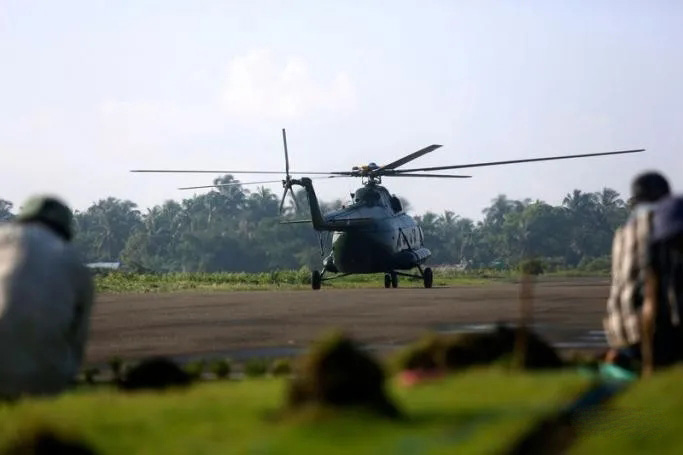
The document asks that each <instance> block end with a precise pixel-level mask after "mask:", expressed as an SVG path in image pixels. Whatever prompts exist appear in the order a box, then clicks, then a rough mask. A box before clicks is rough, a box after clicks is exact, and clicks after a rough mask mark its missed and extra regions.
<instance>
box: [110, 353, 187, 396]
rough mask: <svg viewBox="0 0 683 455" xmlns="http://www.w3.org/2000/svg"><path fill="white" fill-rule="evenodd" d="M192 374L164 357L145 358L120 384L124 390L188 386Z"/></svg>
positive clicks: (127, 373)
mask: <svg viewBox="0 0 683 455" xmlns="http://www.w3.org/2000/svg"><path fill="white" fill-rule="evenodd" d="M190 382H192V376H191V375H190V374H188V373H187V372H186V371H184V370H183V369H182V368H180V367H179V366H178V365H177V364H176V363H175V362H173V361H171V360H169V359H165V358H163V357H154V358H151V359H147V360H143V361H142V362H140V364H138V365H136V366H135V367H133V368H131V369H130V370H129V371H128V372H126V375H125V377H124V378H123V379H122V380H121V381H120V383H119V386H120V387H121V388H122V389H124V390H139V389H165V388H168V387H178V386H186V385H189V384H190Z"/></svg>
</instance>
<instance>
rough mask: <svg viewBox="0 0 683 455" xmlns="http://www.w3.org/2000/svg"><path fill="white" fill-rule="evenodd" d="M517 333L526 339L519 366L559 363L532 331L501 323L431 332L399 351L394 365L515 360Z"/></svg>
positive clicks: (444, 366) (442, 366) (445, 366)
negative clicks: (479, 329)
mask: <svg viewBox="0 0 683 455" xmlns="http://www.w3.org/2000/svg"><path fill="white" fill-rule="evenodd" d="M521 330H525V331H524V332H520V331H521ZM519 335H523V336H524V337H525V339H526V346H525V349H524V350H523V351H522V352H521V354H522V357H523V360H522V364H521V365H519V366H521V367H523V368H528V369H536V368H556V367H561V366H562V361H561V359H560V357H559V356H558V355H557V353H556V352H555V350H554V349H553V348H552V347H551V346H550V345H548V344H547V343H545V341H543V340H542V339H541V338H539V337H538V336H537V335H536V334H534V333H533V332H532V331H529V330H526V329H513V328H509V327H505V326H503V325H499V326H498V327H497V328H496V329H495V330H493V331H491V332H488V333H462V334H457V335H441V336H437V335H430V336H428V337H426V338H423V339H422V340H420V341H418V342H417V343H416V344H414V345H412V346H408V347H407V348H405V349H404V350H403V351H402V352H401V353H399V354H398V356H397V358H396V366H397V367H398V369H399V370H459V369H463V368H467V367H470V366H474V365H487V364H491V363H494V362H501V361H503V362H509V361H512V360H514V358H513V355H514V354H515V346H516V342H517V340H518V338H517V337H518V336H519Z"/></svg>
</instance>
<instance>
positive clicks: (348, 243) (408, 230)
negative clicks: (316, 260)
mask: <svg viewBox="0 0 683 455" xmlns="http://www.w3.org/2000/svg"><path fill="white" fill-rule="evenodd" d="M302 181H303V182H302V183H303V186H304V187H305V189H306V192H307V195H308V200H309V204H310V208H311V214H312V221H313V227H314V229H316V230H318V231H331V232H333V235H332V251H331V252H330V254H329V256H327V257H326V258H325V260H324V264H323V265H324V269H325V270H326V271H329V272H332V273H344V274H357V273H360V274H362V273H388V272H392V271H394V270H410V269H412V268H414V267H418V266H420V265H422V264H423V263H424V262H425V261H426V260H427V259H428V258H429V257H430V256H431V252H430V251H429V250H428V249H427V248H425V246H424V235H423V233H422V229H421V228H420V226H418V224H417V223H416V222H415V220H414V219H413V218H412V217H411V216H409V215H407V214H406V213H405V212H404V211H403V207H402V206H401V202H400V200H399V199H398V198H397V197H396V196H392V195H390V194H389V192H388V191H387V189H386V188H384V187H383V186H380V185H378V184H375V183H368V184H366V185H365V186H364V187H362V188H359V189H358V190H357V191H356V192H355V193H354V194H353V198H354V199H353V201H352V203H351V204H350V205H349V206H348V207H344V208H342V209H340V210H336V211H333V212H330V213H327V214H325V215H322V214H321V213H320V208H319V205H318V201H317V198H316V196H315V191H313V186H312V184H311V183H310V180H308V179H302Z"/></svg>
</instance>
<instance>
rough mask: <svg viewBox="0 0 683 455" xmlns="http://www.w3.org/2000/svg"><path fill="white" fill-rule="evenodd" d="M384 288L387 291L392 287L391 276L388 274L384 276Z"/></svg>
mask: <svg viewBox="0 0 683 455" xmlns="http://www.w3.org/2000/svg"><path fill="white" fill-rule="evenodd" d="M384 287H385V288H387V289H389V288H390V287H391V275H389V274H388V273H385V274H384Z"/></svg>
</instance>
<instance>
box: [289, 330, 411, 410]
mask: <svg viewBox="0 0 683 455" xmlns="http://www.w3.org/2000/svg"><path fill="white" fill-rule="evenodd" d="M287 403H288V405H289V407H290V408H293V409H296V408H299V407H301V406H304V405H307V404H317V405H323V406H331V407H360V408H364V409H367V410H370V411H372V412H375V413H378V414H380V415H384V416H387V417H398V416H399V411H398V409H397V408H396V406H395V405H394V404H393V403H392V402H391V400H389V398H388V396H387V395H386V393H385V390H384V371H383V370H382V368H381V367H380V365H379V364H378V363H377V362H376V361H375V360H374V359H373V358H372V357H370V356H369V355H368V354H367V353H365V352H363V351H362V350H360V349H359V348H358V347H357V346H356V345H355V344H354V343H353V342H352V341H351V340H350V339H349V338H346V337H345V336H343V335H341V334H333V335H331V336H330V337H328V338H325V339H323V340H322V341H320V342H318V343H316V344H315V345H314V346H313V348H312V349H311V351H310V353H309V354H308V355H306V356H305V357H304V358H303V359H302V360H301V364H300V366H299V368H298V370H297V376H295V378H294V379H293V380H292V381H291V382H290V385H289V392H288V397H287Z"/></svg>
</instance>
